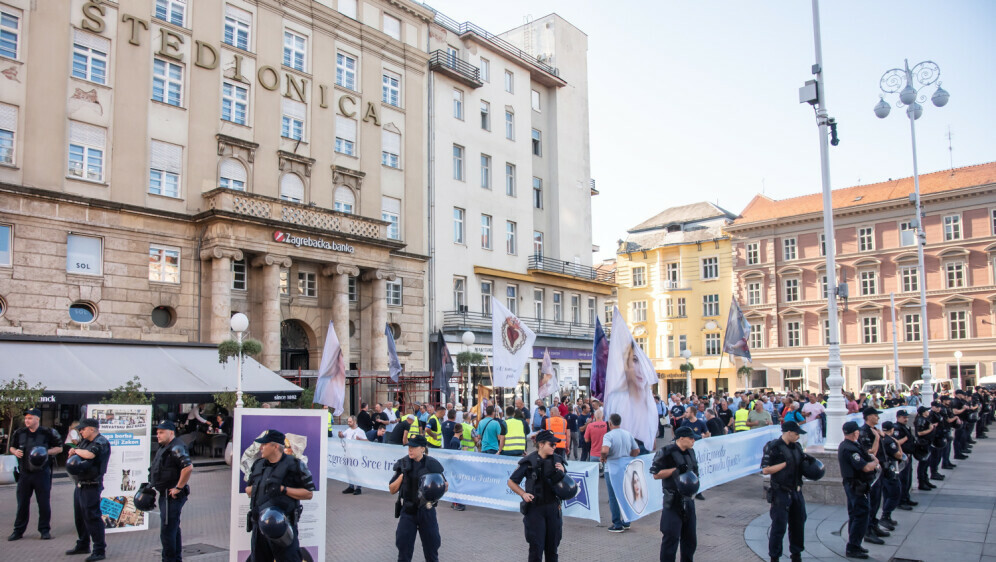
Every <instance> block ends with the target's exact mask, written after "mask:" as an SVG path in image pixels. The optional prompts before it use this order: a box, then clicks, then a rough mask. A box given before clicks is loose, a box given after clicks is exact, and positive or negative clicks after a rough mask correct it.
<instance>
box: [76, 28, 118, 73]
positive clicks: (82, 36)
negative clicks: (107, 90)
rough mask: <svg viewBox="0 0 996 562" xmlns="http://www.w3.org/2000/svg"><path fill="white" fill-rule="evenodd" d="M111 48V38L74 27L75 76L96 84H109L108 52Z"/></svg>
mask: <svg viewBox="0 0 996 562" xmlns="http://www.w3.org/2000/svg"><path fill="white" fill-rule="evenodd" d="M110 48H111V42H110V40H108V39H106V38H104V37H101V36H99V35H93V34H91V33H86V32H84V31H80V30H79V29H74V30H73V70H72V74H73V77H74V78H79V79H81V80H88V81H90V82H94V83H96V84H107V53H109V52H110Z"/></svg>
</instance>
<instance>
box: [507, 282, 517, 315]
mask: <svg viewBox="0 0 996 562" xmlns="http://www.w3.org/2000/svg"><path fill="white" fill-rule="evenodd" d="M505 308H507V309H508V311H509V312H511V313H512V314H518V313H519V286H518V285H512V284H511V283H510V284H508V285H506V286H505Z"/></svg>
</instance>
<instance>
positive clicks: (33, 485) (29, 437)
mask: <svg viewBox="0 0 996 562" xmlns="http://www.w3.org/2000/svg"><path fill="white" fill-rule="evenodd" d="M61 441H62V439H61V438H60V437H59V433H58V432H57V431H55V430H54V429H51V428H48V427H45V426H43V425H41V410H39V409H38V408H31V409H30V410H27V411H25V412H24V427H21V428H18V429H17V430H16V431H15V432H14V434H13V435H12V436H11V439H10V449H9V450H10V454H12V455H14V456H15V457H17V468H18V469H19V470H20V476H19V477H18V479H17V515H16V516H15V517H14V532H13V533H11V534H10V536H9V537H7V540H9V541H16V540H18V539H20V538H21V537H23V536H24V531H25V530H26V529H27V528H28V518H29V517H30V516H31V513H30V511H31V495H32V494H34V496H35V501H37V502H38V532H39V533H41V538H42V539H44V540H48V539H51V538H52V535H51V534H50V533H49V531H51V530H52V525H51V520H52V506H51V505H50V503H49V495H50V493H51V491H52V457H51V456H50V455H55V454H58V453H61V452H62V443H61ZM36 447H43V448H44V449H45V453H46V456H45V459H44V461H43V462H42V463H41V464H40V465H39V464H38V461H37V460H35V462H31V458H30V457H31V451H32V450H33V449H35V448H36Z"/></svg>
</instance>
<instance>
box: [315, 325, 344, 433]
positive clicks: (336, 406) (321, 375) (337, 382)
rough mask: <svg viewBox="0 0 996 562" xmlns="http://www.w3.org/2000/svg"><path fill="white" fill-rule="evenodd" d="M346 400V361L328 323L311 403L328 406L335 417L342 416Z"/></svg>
mask: <svg viewBox="0 0 996 562" xmlns="http://www.w3.org/2000/svg"><path fill="white" fill-rule="evenodd" d="M345 400H346V360H345V358H343V356H342V346H341V345H340V344H339V337H338V336H337V335H336V333H335V329H334V326H332V322H329V333H328V335H327V336H326V337H325V349H323V350H322V363H321V365H319V367H318V380H317V381H315V397H314V399H313V402H314V403H315V404H321V405H323V406H328V407H329V408H331V409H332V414H333V415H335V416H341V415H342V403H343V402H344V401H345Z"/></svg>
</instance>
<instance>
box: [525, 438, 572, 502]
mask: <svg viewBox="0 0 996 562" xmlns="http://www.w3.org/2000/svg"><path fill="white" fill-rule="evenodd" d="M544 462H548V463H551V464H556V463H558V462H559V463H561V464H562V465H564V467H565V468H566V467H567V461H566V460H564V457H562V456H560V455H558V454H556V453H554V454H553V455H551V457H550V458H547V459H542V458H540V456H539V453H537V452H536V451H533V452H532V453H529V454H528V455H526V456H525V457H524V458H523V459H522V460H520V461H519V464H520V465H526V466H528V467H529V470H527V471H526V486H525V489H526V493H527V494H532V495H533V501H532V502H531V503H533V504H535V505H543V504H550V503H559V502H560V499H559V498H557V496H556V495H555V494H554V493H553V486H552V485H551V483H550V480H549V479H548V478H545V477H544V476H543V464H544Z"/></svg>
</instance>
